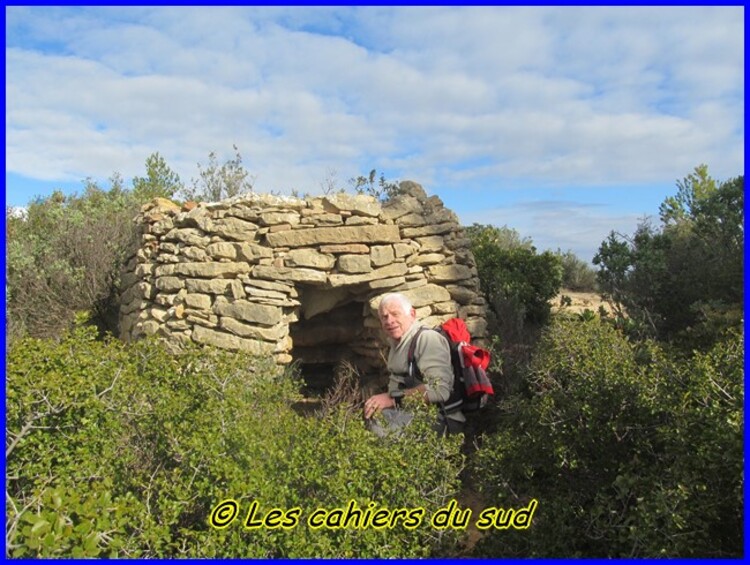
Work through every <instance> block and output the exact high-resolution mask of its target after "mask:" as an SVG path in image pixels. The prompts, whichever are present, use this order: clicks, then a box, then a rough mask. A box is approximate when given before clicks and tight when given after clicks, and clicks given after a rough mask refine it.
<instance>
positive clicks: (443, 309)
mask: <svg viewBox="0 0 750 565" xmlns="http://www.w3.org/2000/svg"><path fill="white" fill-rule="evenodd" d="M432 312H433V314H450V315H451V316H456V315H457V314H458V309H457V308H456V303H455V302H453V301H452V300H449V301H448V302H438V303H437V304H433V305H432Z"/></svg>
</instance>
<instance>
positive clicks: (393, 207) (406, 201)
mask: <svg viewBox="0 0 750 565" xmlns="http://www.w3.org/2000/svg"><path fill="white" fill-rule="evenodd" d="M415 212H416V213H420V212H422V203H421V202H420V201H419V200H418V199H417V198H415V197H414V196H409V195H399V196H396V197H395V198H392V199H391V200H390V201H389V202H388V203H386V204H385V205H384V206H383V212H382V213H381V214H380V217H381V218H383V219H384V220H398V219H399V218H401V217H402V216H406V215H407V214H411V213H415Z"/></svg>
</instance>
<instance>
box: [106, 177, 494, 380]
mask: <svg viewBox="0 0 750 565" xmlns="http://www.w3.org/2000/svg"><path fill="white" fill-rule="evenodd" d="M401 189H402V192H403V193H402V194H400V195H399V196H396V197H395V198H392V199H391V200H389V201H388V202H387V203H385V204H383V205H381V204H380V203H379V202H378V201H377V200H376V199H375V198H372V197H369V196H364V195H357V196H353V195H348V194H335V195H330V196H324V197H316V198H305V199H298V198H286V197H279V196H272V195H261V194H250V195H246V196H242V197H237V198H233V199H229V200H225V201H222V202H217V203H201V204H195V203H188V204H186V205H185V206H183V207H179V206H177V205H176V204H174V203H172V202H170V201H168V200H164V199H155V200H154V201H152V202H150V203H149V204H147V205H145V206H144V207H143V208H142V210H141V213H140V215H139V216H138V217H137V218H136V222H137V224H138V237H137V244H136V247H135V249H134V253H133V255H132V256H131V257H130V258H129V260H128V261H127V264H126V265H125V267H124V270H123V275H122V295H121V301H120V303H121V308H120V336H121V338H122V339H124V340H133V339H137V338H140V337H143V336H150V335H158V336H161V337H162V338H164V339H165V340H167V342H168V343H169V344H170V345H172V346H173V347H175V348H177V349H179V348H180V347H181V346H183V345H184V344H186V343H188V342H197V343H200V344H207V345H213V346H216V347H221V348H225V349H231V350H242V351H248V352H252V353H256V354H259V355H272V356H274V357H275V359H276V360H277V362H279V363H290V362H291V361H293V360H295V359H299V360H300V361H302V362H303V363H326V362H335V361H340V360H342V359H347V360H350V361H352V362H354V363H355V364H356V365H358V366H359V367H360V368H364V369H365V370H369V369H373V368H376V367H378V366H379V365H382V358H383V357H382V348H383V344H384V343H383V340H382V336H381V335H380V330H379V323H378V320H377V305H378V302H379V300H380V298H381V297H382V295H383V294H385V293H386V292H403V293H404V294H406V295H407V296H408V297H409V298H410V299H411V300H412V302H413V304H414V306H415V308H416V310H417V316H418V318H419V319H420V320H422V321H423V322H425V323H426V324H428V325H436V324H438V323H440V322H442V321H444V320H446V319H448V318H450V317H453V316H459V317H461V318H463V319H464V320H465V321H466V322H467V325H468V327H469V330H470V331H471V332H472V335H473V336H475V337H476V338H477V339H478V340H479V341H481V340H482V338H484V337H485V333H486V322H485V302H484V299H483V298H482V297H481V295H480V293H479V281H478V278H477V270H476V266H475V263H474V258H473V256H472V254H471V251H470V249H469V242H468V240H467V239H466V238H465V237H464V235H463V232H462V230H461V227H460V225H459V223H458V219H457V218H456V216H455V214H454V213H453V212H451V211H450V210H448V209H447V208H445V207H444V206H443V203H442V202H441V201H440V199H439V198H437V197H435V196H432V197H428V196H427V195H426V194H425V192H424V190H423V189H422V188H421V187H420V186H419V185H417V184H416V183H413V182H405V183H402V184H401Z"/></svg>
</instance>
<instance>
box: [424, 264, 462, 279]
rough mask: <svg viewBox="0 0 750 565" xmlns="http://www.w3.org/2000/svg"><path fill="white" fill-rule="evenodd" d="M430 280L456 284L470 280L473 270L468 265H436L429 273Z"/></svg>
mask: <svg viewBox="0 0 750 565" xmlns="http://www.w3.org/2000/svg"><path fill="white" fill-rule="evenodd" d="M427 273H428V274H427V276H428V278H429V279H430V280H431V281H433V282H441V283H443V282H455V281H460V280H464V279H469V278H471V276H472V274H473V273H472V270H471V268H470V267H467V266H466V265H434V266H432V267H430V268H429V269H428V271H427Z"/></svg>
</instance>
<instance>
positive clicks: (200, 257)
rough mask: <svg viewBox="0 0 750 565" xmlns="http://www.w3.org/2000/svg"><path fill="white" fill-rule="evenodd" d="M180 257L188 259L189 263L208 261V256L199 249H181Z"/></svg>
mask: <svg viewBox="0 0 750 565" xmlns="http://www.w3.org/2000/svg"><path fill="white" fill-rule="evenodd" d="M180 255H182V256H183V257H185V258H186V259H188V260H189V261H195V262H199V261H208V255H207V254H206V252H205V251H204V250H203V249H201V248H200V247H192V246H190V247H183V248H182V249H181V250H180Z"/></svg>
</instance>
